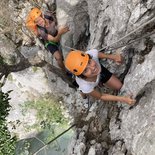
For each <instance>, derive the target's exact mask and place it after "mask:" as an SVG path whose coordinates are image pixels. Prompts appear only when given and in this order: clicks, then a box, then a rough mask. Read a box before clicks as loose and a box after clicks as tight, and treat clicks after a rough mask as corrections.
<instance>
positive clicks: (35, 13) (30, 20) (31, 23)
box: [26, 8, 42, 34]
mask: <svg viewBox="0 0 155 155" xmlns="http://www.w3.org/2000/svg"><path fill="white" fill-rule="evenodd" d="M41 14H42V12H41V11H40V10H39V9H38V8H33V9H32V10H31V11H30V12H29V14H28V16H27V19H26V26H27V27H28V28H29V29H30V30H31V31H33V32H34V33H35V34H36V33H37V25H36V23H35V19H36V18H38V17H39V16H40V15H41Z"/></svg>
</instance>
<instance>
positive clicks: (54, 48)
mask: <svg viewBox="0 0 155 155" xmlns="http://www.w3.org/2000/svg"><path fill="white" fill-rule="evenodd" d="M46 48H47V49H48V50H49V51H50V52H51V54H54V53H55V52H56V51H59V50H60V49H59V45H53V44H48V45H47V47H46Z"/></svg>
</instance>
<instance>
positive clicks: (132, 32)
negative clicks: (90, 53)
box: [62, 17, 155, 52]
mask: <svg viewBox="0 0 155 155" xmlns="http://www.w3.org/2000/svg"><path fill="white" fill-rule="evenodd" d="M153 21H155V17H154V18H152V19H150V20H149V21H147V22H146V23H144V24H143V25H141V26H139V27H137V28H136V29H135V30H133V31H131V32H130V33H128V34H127V35H125V36H124V37H122V38H120V39H119V40H117V41H116V42H113V43H111V44H109V45H107V46H104V47H103V48H101V49H98V51H99V52H101V51H103V50H104V49H108V48H109V47H112V46H113V45H115V44H118V43H119V42H120V41H122V40H123V39H125V38H127V37H128V36H130V35H132V34H134V33H135V32H137V31H138V30H139V29H141V28H142V27H144V26H146V25H148V24H150V23H151V22H153ZM153 33H155V31H153V32H152V33H149V34H146V35H144V36H142V37H139V38H138V39H136V40H133V41H132V42H130V43H127V44H125V45H120V46H118V47H117V48H120V47H124V46H126V45H130V44H132V43H133V42H136V41H138V40H140V39H142V38H145V37H147V36H149V35H151V34H153ZM62 47H65V48H68V49H71V50H77V49H75V48H72V47H69V46H66V45H62ZM117 48H111V50H112V49H117Z"/></svg>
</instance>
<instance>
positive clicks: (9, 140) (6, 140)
mask: <svg viewBox="0 0 155 155" xmlns="http://www.w3.org/2000/svg"><path fill="white" fill-rule="evenodd" d="M9 100H10V98H9V92H8V93H3V92H2V91H0V155H14V152H15V145H16V137H11V135H10V133H9V131H8V129H7V125H6V117H7V116H8V114H9V111H10V107H11V106H10V105H9Z"/></svg>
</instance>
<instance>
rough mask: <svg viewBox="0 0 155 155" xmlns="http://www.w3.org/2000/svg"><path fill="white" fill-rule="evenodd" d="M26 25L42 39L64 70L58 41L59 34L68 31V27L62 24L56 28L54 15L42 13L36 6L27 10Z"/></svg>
mask: <svg viewBox="0 0 155 155" xmlns="http://www.w3.org/2000/svg"><path fill="white" fill-rule="evenodd" d="M26 26H27V27H28V28H29V30H31V32H33V33H34V34H35V35H36V36H37V37H38V38H40V39H41V40H42V41H43V43H44V44H45V47H46V48H47V49H48V50H49V51H50V52H51V54H53V56H54V58H55V59H56V61H57V64H58V66H59V67H60V68H61V69H62V71H64V72H66V69H65V66H64V63H63V55H62V51H61V49H60V45H59V42H60V39H61V36H62V35H63V34H64V33H66V32H68V31H69V28H68V27H67V26H63V27H60V28H59V29H58V27H57V21H56V18H55V17H54V15H53V14H52V13H50V12H45V13H44V14H43V13H42V12H41V10H39V9H38V8H33V9H32V10H31V11H30V12H29V14H28V16H27V19H26Z"/></svg>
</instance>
